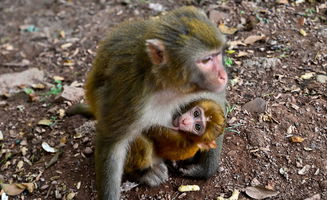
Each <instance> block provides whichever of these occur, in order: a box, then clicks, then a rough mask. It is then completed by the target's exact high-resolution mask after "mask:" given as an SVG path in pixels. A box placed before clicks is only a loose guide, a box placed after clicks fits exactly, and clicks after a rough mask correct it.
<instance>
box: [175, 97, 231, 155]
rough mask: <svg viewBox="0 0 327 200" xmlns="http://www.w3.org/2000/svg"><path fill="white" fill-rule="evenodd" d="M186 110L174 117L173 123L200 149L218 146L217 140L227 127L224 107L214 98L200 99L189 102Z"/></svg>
mask: <svg viewBox="0 0 327 200" xmlns="http://www.w3.org/2000/svg"><path fill="white" fill-rule="evenodd" d="M185 110H186V112H183V114H181V115H179V116H176V117H175V118H174V120H173V125H174V126H175V127H176V128H177V129H178V130H180V131H181V134H183V135H184V137H185V138H187V139H190V140H191V141H193V142H194V143H196V144H198V146H199V147H200V149H209V148H216V142H215V141H216V139H217V137H219V136H220V135H221V134H223V133H224V128H225V116H224V112H223V110H222V108H221V107H220V106H219V105H218V104H217V103H215V102H214V101H212V100H199V101H195V102H192V103H191V104H189V105H188V106H187V107H186V108H185Z"/></svg>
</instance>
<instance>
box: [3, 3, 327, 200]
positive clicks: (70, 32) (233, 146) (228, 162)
mask: <svg viewBox="0 0 327 200" xmlns="http://www.w3.org/2000/svg"><path fill="white" fill-rule="evenodd" d="M153 2H157V3H160V4H162V5H163V6H164V7H165V8H166V9H167V10H170V9H173V8H177V7H179V6H181V5H195V6H197V7H201V8H202V9H204V10H205V11H207V12H208V13H210V12H211V14H212V13H213V12H214V11H213V10H216V11H219V12H220V13H223V16H224V17H225V18H224V19H222V20H220V22H221V23H224V24H225V25H226V26H229V27H239V31H238V32H236V33H234V34H232V35H228V36H227V38H228V40H229V41H238V40H240V41H244V39H245V38H247V37H248V36H251V35H262V34H264V35H265V37H264V39H263V40H261V41H257V42H255V43H254V44H249V45H247V46H243V45H240V46H238V47H236V48H234V50H235V53H233V54H227V56H228V57H230V58H232V59H233V64H232V66H230V67H228V68H227V69H228V71H229V77H230V80H232V81H231V83H230V85H229V87H228V101H229V104H230V106H229V108H234V109H233V110H232V112H230V113H229V115H228V121H229V124H228V125H229V128H228V131H227V132H226V134H225V143H224V148H223V154H222V162H221V165H220V169H219V172H217V174H216V175H215V176H214V177H212V178H210V179H209V180H207V181H204V180H192V179H186V178H183V177H180V176H179V175H178V173H174V172H172V173H171V178H170V179H169V181H168V182H167V183H165V184H163V185H162V186H160V187H158V188H148V187H144V186H138V187H136V188H133V189H132V190H130V191H128V192H124V193H123V199H131V200H134V199H135V200H136V199H188V200H190V199H210V200H211V199H217V197H218V196H220V195H221V194H225V195H226V196H225V197H228V196H230V195H231V193H232V191H233V190H234V189H239V190H240V191H242V192H241V194H240V197H239V199H251V198H250V197H249V196H247V195H246V194H245V192H244V189H245V188H246V187H248V186H251V185H260V186H263V187H266V188H270V189H272V190H274V191H278V192H279V194H278V195H277V196H275V197H270V198H268V199H292V200H297V199H305V198H309V197H312V196H313V195H316V194H319V195H320V199H327V178H326V177H327V99H326V94H327V89H326V88H327V84H326V83H321V82H319V81H317V79H316V78H317V75H325V76H326V75H327V45H326V41H327V24H326V22H327V21H326V18H327V3H326V2H324V1H314V0H311V1H306V2H304V3H300V4H295V2H294V1H292V0H289V2H288V3H285V4H278V3H275V2H273V1H268V0H257V1H250V2H248V1H242V0H237V1H236V0H235V1H222V2H218V3H217V1H208V0H203V1H198V0H182V1H178V3H175V2H174V1H171V0H169V1H165V2H164V3H163V2H161V1H151V3H153ZM279 2H285V1H279ZM297 2H299V1H297ZM149 3H150V1H142V0H139V1H122V0H115V1H108V2H105V0H104V1H99V2H92V1H86V0H81V1H65V0H47V1H43V0H34V1H32V0H26V1H20V0H2V1H1V3H0V75H1V74H5V73H11V72H20V71H24V70H26V69H29V68H32V67H36V68H38V69H40V70H42V71H43V72H45V76H46V79H45V80H44V84H46V83H49V84H54V80H53V77H54V76H61V77H63V78H64V80H63V82H62V84H63V85H70V84H71V83H72V82H74V81H77V82H79V83H83V82H84V80H85V74H86V73H87V71H88V70H89V69H90V67H91V65H92V59H93V58H94V55H95V51H96V47H97V46H96V45H97V43H98V42H99V40H101V38H103V36H104V35H105V32H106V31H107V30H108V29H109V28H110V27H113V26H114V25H115V24H117V23H119V22H122V21H124V20H132V19H136V18H147V17H150V16H155V15H158V14H159V13H158V12H156V11H154V10H153V9H150V8H149ZM219 16H221V14H219V15H218V17H219ZM216 17H217V16H216ZM211 18H212V19H213V20H215V18H214V17H211ZM216 22H217V21H216ZM30 24H32V25H35V27H37V28H39V30H37V31H36V32H24V31H22V30H20V26H22V25H30ZM240 24H243V28H241V26H240ZM300 29H303V30H304V31H305V33H306V36H304V35H303V32H302V34H301V33H300ZM60 31H64V33H65V35H64V37H63V34H62V33H61V34H60ZM67 43H71V46H68V47H65V44H67ZM62 45H64V46H62ZM239 52H246V54H247V55H245V56H241V57H238V56H237V55H239ZM270 58H274V59H272V60H271V59H270ZM23 59H26V60H28V61H29V65H19V64H17V63H20V62H21V61H22V60H23ZM69 62H72V64H71V65H68V66H67V63H69ZM8 63H14V64H11V65H10V64H8ZM15 63H16V64H15ZM308 72H314V74H313V76H312V77H309V78H307V79H306V78H303V77H302V78H301V76H302V75H304V74H306V73H308ZM237 78H238V82H236V80H237ZM0 88H1V86H0ZM47 91H49V86H47V87H46V88H45V89H41V90H36V93H37V96H38V97H39V98H37V99H34V100H32V101H31V99H30V98H29V97H28V95H27V94H25V93H24V92H20V93H18V94H15V95H11V96H10V97H5V96H2V97H1V98H0V131H1V132H2V135H3V140H0V149H1V151H0V167H1V169H0V183H1V182H2V183H21V182H33V183H35V184H34V185H35V186H36V188H35V189H34V191H33V192H32V193H29V192H27V191H25V192H23V193H21V194H20V195H17V196H14V197H10V199H56V198H59V199H67V198H66V196H67V195H68V194H69V193H76V196H75V199H83V200H84V199H85V200H89V199H95V194H96V191H95V182H94V160H93V155H92V152H90V148H91V149H92V150H94V146H93V139H94V132H92V131H87V132H86V133H85V134H84V135H82V136H81V137H77V138H76V137H74V136H76V132H75V128H78V127H80V126H81V125H82V124H83V123H84V122H86V121H88V120H86V119H83V118H82V117H79V116H73V117H67V116H65V117H63V118H59V116H58V114H57V111H58V110H59V109H65V110H66V109H67V108H68V107H69V106H70V105H71V102H68V101H63V100H62V99H60V98H57V96H60V94H58V95H57V96H56V95H42V94H45V93H46V92H47ZM256 97H261V98H262V99H264V100H265V102H266V103H267V108H266V110H265V111H264V112H263V113H252V112H248V111H246V110H245V109H244V108H243V107H242V106H243V105H244V104H246V103H247V102H249V101H251V100H253V99H255V98H256ZM44 118H46V119H52V122H55V123H54V124H52V125H51V126H39V125H37V123H38V122H39V121H40V120H41V119H44ZM291 136H300V137H302V138H304V141H303V142H301V143H294V142H291V140H290V137H291ZM63 138H66V140H65V139H63ZM60 140H61V141H62V143H63V145H61V147H60V145H59V144H60ZM42 142H47V143H48V144H50V145H51V146H53V147H57V148H60V149H61V150H62V154H60V156H59V158H58V160H57V162H55V163H54V164H53V165H52V166H50V167H48V168H46V167H45V165H46V163H49V161H50V160H51V158H52V157H53V156H54V154H53V153H47V152H45V151H44V150H43V149H42V147H41V143H42ZM23 147H25V148H27V151H26V152H25V153H24V154H23V153H22V151H24V150H22V148H23ZM20 161H23V166H21V168H19V167H18V166H17V165H19V163H21V162H20ZM304 166H306V168H308V170H307V171H305V172H304V173H302V174H299V171H300V170H301V169H303V168H304ZM79 184H80V187H78V185H79ZM182 184H197V185H199V186H200V188H201V190H200V191H197V192H190V193H185V194H184V193H180V192H178V190H177V188H178V187H179V186H180V185H182Z"/></svg>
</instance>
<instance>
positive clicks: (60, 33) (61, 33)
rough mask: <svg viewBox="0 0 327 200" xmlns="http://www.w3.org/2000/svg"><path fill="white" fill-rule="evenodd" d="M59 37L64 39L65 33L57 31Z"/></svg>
mask: <svg viewBox="0 0 327 200" xmlns="http://www.w3.org/2000/svg"><path fill="white" fill-rule="evenodd" d="M59 36H60V37H61V38H65V37H66V33H65V31H63V30H61V31H59Z"/></svg>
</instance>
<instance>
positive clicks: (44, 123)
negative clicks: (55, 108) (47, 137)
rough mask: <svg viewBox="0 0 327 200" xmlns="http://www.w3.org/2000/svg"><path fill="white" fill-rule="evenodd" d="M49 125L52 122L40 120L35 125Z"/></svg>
mask: <svg viewBox="0 0 327 200" xmlns="http://www.w3.org/2000/svg"><path fill="white" fill-rule="evenodd" d="M51 124H52V121H51V120H49V119H42V120H40V121H39V122H38V123H37V125H41V126H50V125H51Z"/></svg>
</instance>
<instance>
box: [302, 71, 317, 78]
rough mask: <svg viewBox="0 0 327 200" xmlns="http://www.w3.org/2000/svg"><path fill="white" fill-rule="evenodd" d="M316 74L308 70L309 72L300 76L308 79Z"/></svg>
mask: <svg viewBox="0 0 327 200" xmlns="http://www.w3.org/2000/svg"><path fill="white" fill-rule="evenodd" d="M314 75H315V73H314V72H308V73H305V74H303V75H301V76H300V78H301V79H305V80H306V79H310V78H312V77H313V76H314Z"/></svg>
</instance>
